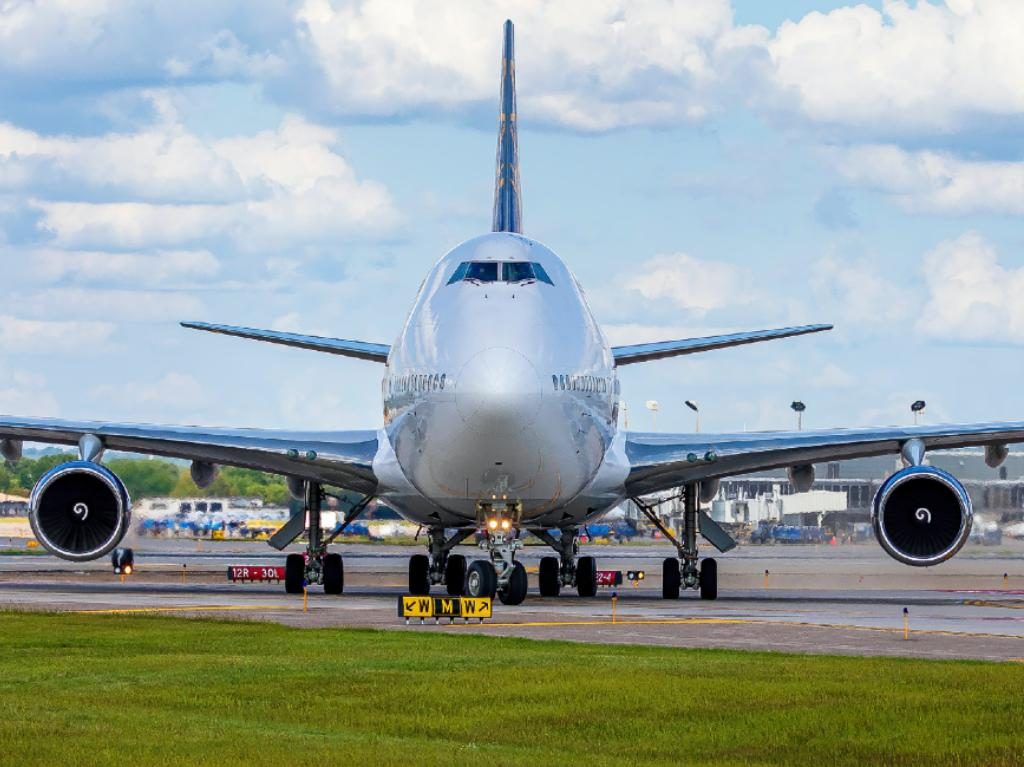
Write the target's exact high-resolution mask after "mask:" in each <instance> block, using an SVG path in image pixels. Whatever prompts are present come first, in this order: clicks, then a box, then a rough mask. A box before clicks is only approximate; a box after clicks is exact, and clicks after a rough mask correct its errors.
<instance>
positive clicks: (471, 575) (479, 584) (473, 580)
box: [466, 559, 498, 599]
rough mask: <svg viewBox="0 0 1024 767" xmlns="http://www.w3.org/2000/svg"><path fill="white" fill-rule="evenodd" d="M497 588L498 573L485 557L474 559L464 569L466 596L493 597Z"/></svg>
mask: <svg viewBox="0 0 1024 767" xmlns="http://www.w3.org/2000/svg"><path fill="white" fill-rule="evenodd" d="M497 590H498V574H497V573H496V572H495V570H494V565H492V564H491V563H490V562H488V561H487V560H486V559H474V560H473V561H472V562H471V563H470V565H469V568H468V569H467V570H466V596H467V597H489V598H490V599H494V594H495V592H496V591H497Z"/></svg>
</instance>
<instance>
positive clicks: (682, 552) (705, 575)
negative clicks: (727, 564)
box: [633, 482, 718, 599]
mask: <svg viewBox="0 0 1024 767" xmlns="http://www.w3.org/2000/svg"><path fill="white" fill-rule="evenodd" d="M699 493H700V485H698V484H697V483H696V482H690V483H689V484H687V485H686V486H685V487H684V488H683V494H682V497H683V536H682V540H681V541H680V540H679V539H678V538H676V536H675V535H673V534H672V531H671V530H669V529H668V528H667V527H665V525H664V523H662V521H661V519H660V518H659V517H658V515H657V513H655V511H654V509H655V507H656V504H655V505H648V504H646V503H644V502H643V501H641V500H639V499H638V498H634V499H633V501H634V502H635V503H636V505H637V508H638V509H640V511H641V512H642V513H643V515H644V516H645V517H647V519H648V520H649V521H650V522H651V524H653V525H654V526H655V527H657V528H658V529H659V530H660V531H661V534H662V535H664V536H665V537H666V538H667V539H668V540H669V541H671V542H672V545H673V546H675V547H676V551H678V552H679V556H678V558H676V557H669V558H667V559H666V560H665V561H664V562H663V563H662V571H661V576H662V579H661V584H662V585H661V595H662V596H663V597H664V598H665V599H678V598H679V589H680V588H686V589H697V590H699V591H700V598H701V599H717V598H718V563H717V562H716V561H715V560H714V559H711V558H707V559H705V560H704V561H703V562H701V563H700V564H699V566H698V554H697V532H698V530H699V524H700V523H699V518H698V516H699V514H700V507H699V506H698V505H697V499H698V497H699Z"/></svg>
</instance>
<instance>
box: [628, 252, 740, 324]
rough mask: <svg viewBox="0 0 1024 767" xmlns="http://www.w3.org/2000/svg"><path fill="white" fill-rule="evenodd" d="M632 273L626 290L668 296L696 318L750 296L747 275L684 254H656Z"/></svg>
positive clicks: (735, 269)
mask: <svg viewBox="0 0 1024 767" xmlns="http://www.w3.org/2000/svg"><path fill="white" fill-rule="evenodd" d="M634 274H635V276H633V277H630V278H629V279H627V280H626V281H625V283H624V287H625V288H626V289H627V290H634V291H637V292H638V293H640V294H641V295H642V296H643V297H644V298H646V299H651V300H653V299H667V300H669V301H671V302H672V303H674V304H675V305H676V306H678V307H680V308H682V309H686V310H688V311H690V312H693V314H694V315H696V316H698V317H699V316H703V315H705V314H707V313H708V312H709V311H712V310H714V309H720V308H722V307H724V306H730V305H735V304H738V303H745V302H747V301H749V300H750V298H751V293H750V289H749V285H748V284H747V282H748V278H747V276H746V274H745V273H744V272H743V271H741V270H740V269H739V268H738V267H736V266H734V265H733V264H728V263H724V262H721V261H705V260H703V259H699V258H694V257H693V256H690V255H687V254H685V253H676V254H673V255H664V256H656V257H655V258H652V259H650V260H648V261H645V262H644V263H642V264H639V265H638V266H637V267H636V269H635V270H634Z"/></svg>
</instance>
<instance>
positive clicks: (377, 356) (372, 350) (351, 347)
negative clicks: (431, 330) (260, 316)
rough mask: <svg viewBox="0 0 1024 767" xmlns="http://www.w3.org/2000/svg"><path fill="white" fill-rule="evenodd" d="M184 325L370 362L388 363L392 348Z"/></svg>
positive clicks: (258, 331)
mask: <svg viewBox="0 0 1024 767" xmlns="http://www.w3.org/2000/svg"><path fill="white" fill-rule="evenodd" d="M181 325H182V327H185V328H191V329H192V330H205V331H206V332H208V333H220V334H221V335H225V336H237V337H238V338H249V339H252V340H254V341H266V342H268V343H272V344H281V345H282V346H295V347H297V348H299V349H310V350H311V351H314V352H326V353H327V354H340V355H341V356H342V357H355V358H356V359H361V360H369V361H370V362H387V361H388V352H389V351H391V347H390V346H388V345H387V344H371V343H367V342H366V341H346V340H344V339H341V338H323V337H322V336H303V335H299V334H298V333H282V332H279V331H276V330H257V329H255V328H240V327H234V326H232V325H212V324H210V323H208V322H183V323H181Z"/></svg>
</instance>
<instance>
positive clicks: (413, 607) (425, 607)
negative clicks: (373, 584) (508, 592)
mask: <svg viewBox="0 0 1024 767" xmlns="http://www.w3.org/2000/svg"><path fill="white" fill-rule="evenodd" d="M491 614H492V602H491V599H490V598H488V597H419V596H412V595H403V596H400V597H399V598H398V617H399V618H406V619H408V618H465V619H467V620H468V619H469V618H478V619H480V620H483V619H484V618H490V617H491Z"/></svg>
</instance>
